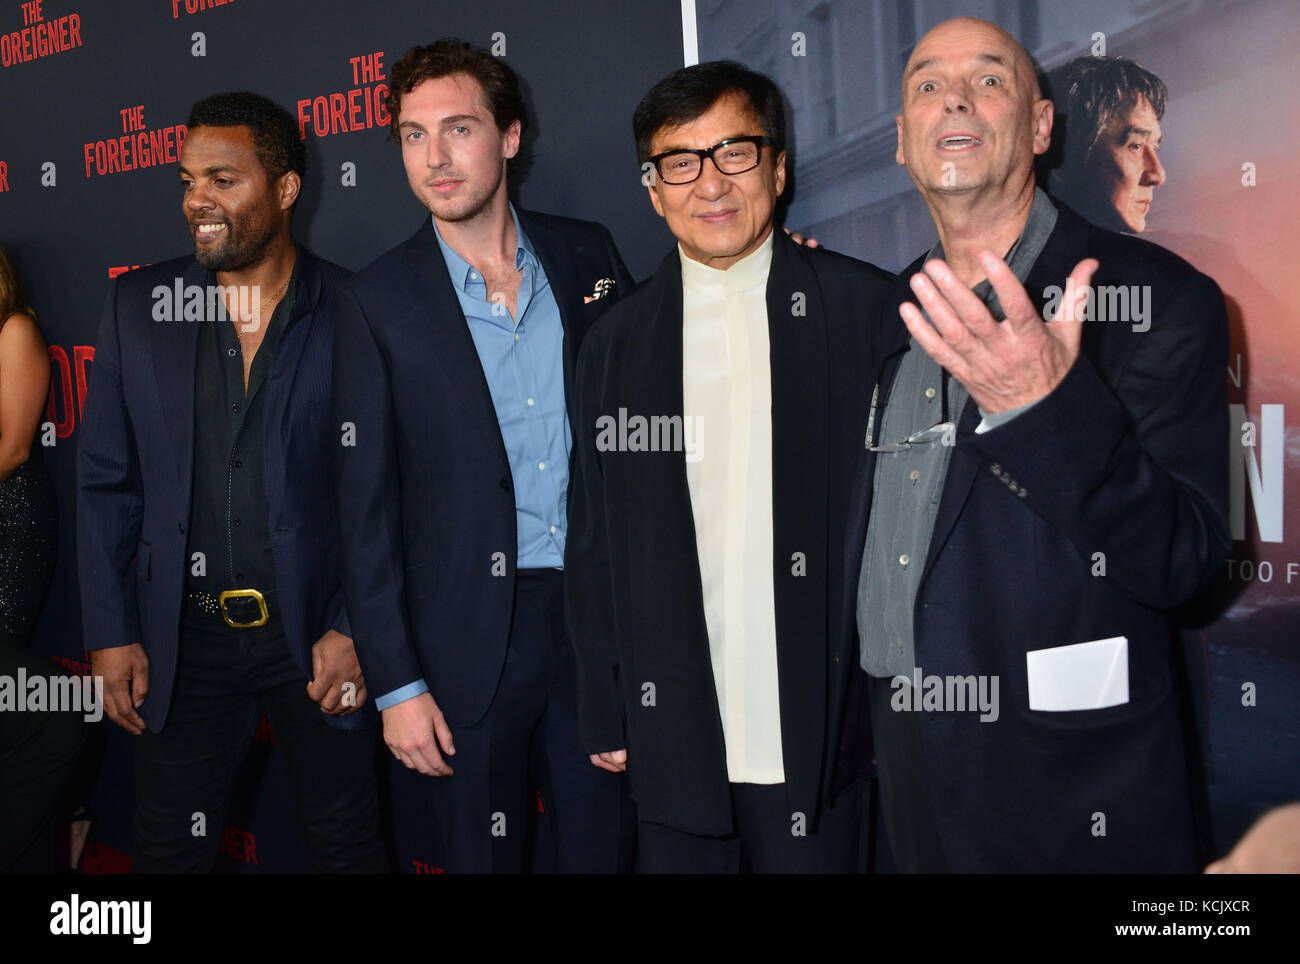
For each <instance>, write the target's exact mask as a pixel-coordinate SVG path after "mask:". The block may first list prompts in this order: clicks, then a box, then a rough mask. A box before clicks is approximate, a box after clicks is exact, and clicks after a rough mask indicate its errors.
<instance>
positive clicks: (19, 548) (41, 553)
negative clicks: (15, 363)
mask: <svg viewBox="0 0 1300 964" xmlns="http://www.w3.org/2000/svg"><path fill="white" fill-rule="evenodd" d="M58 525H59V515H58V506H57V504H56V502H55V496H54V483H53V481H52V480H51V479H50V474H49V472H48V471H46V468H45V459H44V458H43V457H42V456H41V450H40V445H39V444H36V445H33V446H32V450H31V455H30V456H28V458H27V461H26V462H24V463H23V464H22V465H20V466H18V468H16V469H14V470H13V471H12V472H11V473H9V475H8V476H6V477H5V478H4V479H0V642H5V643H10V644H15V645H17V646H20V647H25V646H27V645H28V644H29V643H30V642H31V636H32V632H33V630H34V628H35V625H36V617H37V616H38V615H40V611H41V604H42V603H43V602H44V600H45V593H46V590H47V589H49V585H50V579H51V578H52V577H53V575H54V560H55V555H56V554H57V552H58Z"/></svg>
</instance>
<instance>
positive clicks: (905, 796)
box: [867, 676, 948, 874]
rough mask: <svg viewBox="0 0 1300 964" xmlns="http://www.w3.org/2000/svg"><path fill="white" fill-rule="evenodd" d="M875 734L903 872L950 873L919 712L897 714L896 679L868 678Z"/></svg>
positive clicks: (890, 829) (885, 805) (888, 820)
mask: <svg viewBox="0 0 1300 964" xmlns="http://www.w3.org/2000/svg"><path fill="white" fill-rule="evenodd" d="M867 692H868V695H869V698H870V700H871V735H872V740H873V742H874V744H875V750H876V772H877V775H878V777H879V781H880V812H881V815H882V816H883V817H884V820H885V829H886V831H887V833H888V834H889V846H890V849H891V850H892V851H893V854H894V861H895V863H896V864H897V865H898V869H899V870H900V871H902V872H903V873H905V874H943V873H947V872H948V864H947V861H946V860H944V856H943V848H942V846H941V844H940V842H939V832H938V830H937V829H936V828H935V823H934V805H933V803H932V798H931V796H930V787H929V782H928V781H927V780H926V776H925V756H924V753H923V750H922V747H921V719H920V716H921V715H920V714H919V713H913V712H910V711H905V710H894V709H892V708H891V706H890V699H891V698H892V697H893V695H894V689H893V687H892V685H891V680H890V679H889V678H886V677H878V676H869V677H868V683H867Z"/></svg>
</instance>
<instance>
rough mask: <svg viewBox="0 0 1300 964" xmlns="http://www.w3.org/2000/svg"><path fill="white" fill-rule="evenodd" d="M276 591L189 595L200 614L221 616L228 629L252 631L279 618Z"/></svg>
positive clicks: (191, 591)
mask: <svg viewBox="0 0 1300 964" xmlns="http://www.w3.org/2000/svg"><path fill="white" fill-rule="evenodd" d="M275 595H276V591H275V590H274V589H272V590H270V591H269V592H260V591H258V590H256V589H227V590H225V591H224V592H220V593H210V592H204V591H203V590H201V589H200V590H194V589H191V590H190V591H188V592H187V593H186V594H185V598H186V599H188V600H190V602H192V603H193V604H194V605H195V606H197V607H198V609H199V611H200V612H202V613H203V614H205V615H208V616H213V617H216V616H220V617H221V618H222V620H223V621H224V622H225V624H226V625H227V626H231V627H233V628H235V629H252V628H254V627H256V626H265V625H266V624H267V621H268V620H269V619H270V618H271V617H272V616H275V615H278V610H279V607H278V606H277V605H276V604H275Z"/></svg>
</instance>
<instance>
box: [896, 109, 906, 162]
mask: <svg viewBox="0 0 1300 964" xmlns="http://www.w3.org/2000/svg"><path fill="white" fill-rule="evenodd" d="M894 125H895V126H896V127H897V128H898V147H897V148H895V149H894V160H895V161H897V162H898V163H899V164H902V165H903V166H904V167H906V166H907V158H906V157H904V156H903V115H902V114H899V115H898V116H897V117H895V118H894Z"/></svg>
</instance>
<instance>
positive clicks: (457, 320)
mask: <svg viewBox="0 0 1300 964" xmlns="http://www.w3.org/2000/svg"><path fill="white" fill-rule="evenodd" d="M516 213H517V214H518V216H519V224H520V226H521V227H522V228H523V230H524V233H525V234H527V235H528V238H529V240H530V241H531V242H532V245H533V248H534V250H535V251H536V252H537V257H538V260H539V261H540V262H541V264H542V268H543V270H544V271H545V272H546V277H547V279H548V280H549V282H550V285H551V290H552V291H553V292H554V294H555V300H556V302H557V304H558V307H559V309H560V319H561V321H562V323H563V325H564V382H565V396H566V404H567V406H568V410H569V419H570V423H571V424H572V423H573V421H574V409H573V397H574V395H573V390H572V385H573V367H574V361H575V359H576V358H577V354H578V346H579V345H580V344H581V343H582V340H583V337H584V336H585V335H586V333H587V329H588V328H589V327H590V326H591V324H592V322H593V321H594V320H595V319H596V316H597V315H598V314H599V313H600V312H601V311H602V310H603V309H604V307H605V305H606V304H608V303H609V302H610V301H612V300H613V299H614V298H616V297H618V295H619V294H621V293H623V292H626V291H627V290H628V289H629V288H631V286H632V282H631V278H630V277H629V275H628V273H627V269H626V268H624V267H623V262H622V260H621V259H620V258H619V255H618V251H617V249H616V248H615V247H614V241H613V239H612V238H611V237H610V235H609V232H608V231H607V230H605V228H604V227H602V226H601V225H599V224H593V223H590V222H586V221H575V220H571V219H569V218H561V217H554V216H551V215H546V214H537V213H533V212H529V211H524V210H520V209H516ZM606 278H608V279H613V281H614V285H613V287H612V289H610V290H609V293H608V294H607V295H606V296H605V297H603V298H600V299H598V300H593V301H591V302H588V303H584V301H583V298H584V297H592V296H593V294H594V293H595V291H596V284H597V282H598V281H600V280H601V279H606ZM336 305H337V314H338V328H337V342H336V350H335V354H334V384H335V389H334V398H335V423H336V425H337V426H339V429H340V431H343V432H346V431H348V430H351V431H353V432H354V433H355V437H354V441H355V444H354V445H349V444H346V440H345V444H344V445H342V446H340V447H339V450H338V451H339V454H340V458H339V459H338V462H337V471H338V478H339V486H338V490H339V499H340V501H339V518H340V520H341V523H342V532H343V571H344V577H343V584H344V589H345V592H346V595H347V599H348V612H349V613H350V614H351V617H352V625H353V629H354V630H355V634H356V645H357V651H358V653H359V654H360V656H361V666H362V669H363V671H364V672H365V674H366V686H367V689H368V690H369V691H370V692H371V693H372V694H373V695H375V696H376V697H378V696H383V695H384V694H387V693H390V692H392V691H393V690H396V689H399V688H400V687H403V686H405V685H406V684H408V683H412V682H415V681H417V680H421V679H423V680H424V681H425V683H426V684H427V685H428V686H429V690H430V692H431V693H432V694H433V698H434V700H435V701H436V702H437V703H438V706H439V708H440V709H441V710H442V711H443V713H444V715H445V716H446V718H447V720H448V722H450V723H451V724H452V725H460V726H468V725H471V724H473V723H475V722H477V721H478V720H479V719H481V718H482V717H483V715H484V714H485V713H486V712H487V710H488V707H489V706H490V704H491V702H492V697H493V694H494V693H495V692H496V686H497V681H498V680H499V679H500V676H501V668H502V666H503V665H504V661H505V652H506V642H507V640H508V638H509V632H510V620H511V615H512V613H513V611H514V588H515V572H516V568H515V567H516V560H517V558H518V548H517V544H516V532H515V497H514V484H513V481H512V478H511V474H510V463H509V461H508V459H507V457H506V450H505V443H504V442H503V441H502V439H501V430H500V428H499V426H498V424H497V416H496V409H495V408H494V406H493V404H492V396H491V393H490V392H489V389H488V384H487V379H486V378H485V377H484V375H483V367H482V365H481V364H480V362H479V358H478V353H477V351H476V350H475V348H474V341H473V338H472V337H471V335H470V332H469V327H468V325H467V323H466V321H465V316H464V313H463V312H462V311H461V308H460V302H459V301H458V300H457V298H456V292H455V289H453V287H452V284H451V278H450V277H449V276H448V274H447V265H446V262H445V261H444V260H443V257H442V252H441V250H440V249H439V247H438V239H437V235H436V234H435V233H434V229H433V224H432V222H431V221H430V219H429V218H428V217H425V218H424V219H423V221H422V223H421V225H420V229H419V230H418V231H416V232H415V234H414V235H412V237H411V238H410V239H409V240H408V241H405V242H403V243H402V244H399V245H398V246H397V247H396V248H394V249H393V250H391V251H389V252H388V253H387V254H384V255H383V256H382V257H380V258H379V259H378V260H376V261H375V262H374V263H373V264H371V265H370V266H368V267H366V268H364V269H363V270H361V271H359V272H358V273H357V274H355V275H354V276H353V277H352V278H350V279H349V280H348V282H347V283H346V284H344V285H343V286H341V288H340V289H339V291H338V292H337V298H336Z"/></svg>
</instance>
